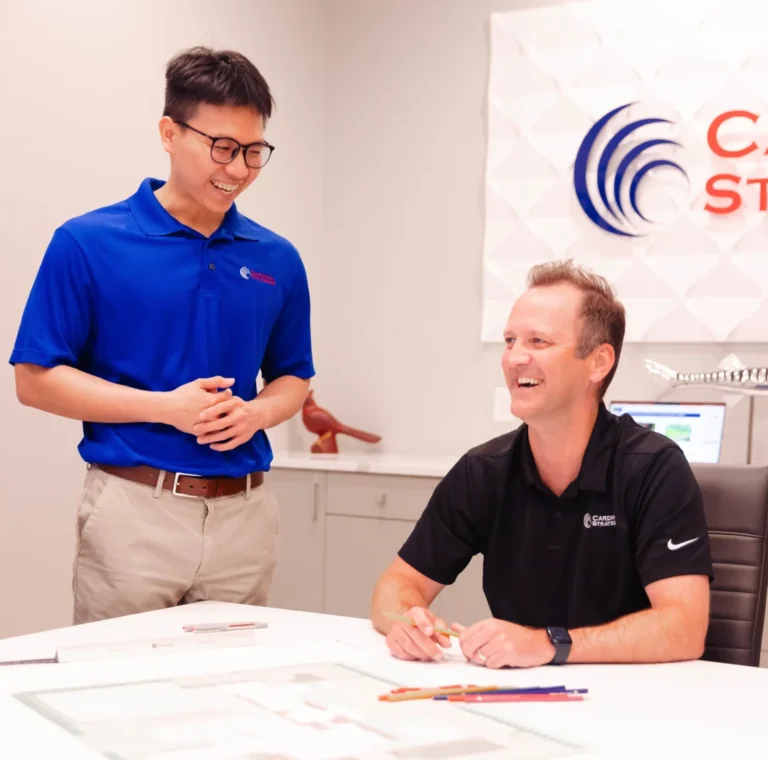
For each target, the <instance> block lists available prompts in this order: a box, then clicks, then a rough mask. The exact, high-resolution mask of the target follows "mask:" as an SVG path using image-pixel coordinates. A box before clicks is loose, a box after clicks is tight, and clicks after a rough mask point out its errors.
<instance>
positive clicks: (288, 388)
mask: <svg viewBox="0 0 768 760" xmlns="http://www.w3.org/2000/svg"><path fill="white" fill-rule="evenodd" d="M308 390H309V380H304V379H303V378H300V377H294V376H293V375H284V376H283V377H278V378H277V379H276V380H273V381H272V382H271V383H268V384H267V385H265V386H264V388H263V389H262V391H261V393H259V395H258V396H257V397H256V398H255V399H254V400H253V401H251V402H250V403H251V404H254V405H257V406H258V407H259V409H260V411H261V414H263V415H264V416H265V418H266V420H267V423H266V424H265V425H264V426H263V428H262V429H263V430H266V429H268V428H272V427H275V426H276V425H279V424H280V423H281V422H285V421H286V420H288V419H290V418H291V417H293V415H294V414H296V412H298V411H299V409H301V407H302V404H303V403H304V399H305V398H306V397H307V391H308Z"/></svg>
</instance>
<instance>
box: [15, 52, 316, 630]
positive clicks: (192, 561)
mask: <svg viewBox="0 0 768 760" xmlns="http://www.w3.org/2000/svg"><path fill="white" fill-rule="evenodd" d="M272 106H273V100H272V95H271V93H270V90H269V87H268V85H267V83H266V82H265V80H264V78H263V77H262V75H261V74H260V73H259V71H258V70H257V69H256V67H255V66H254V65H253V64H252V63H251V62H250V61H249V60H248V59H247V58H245V57H244V56H243V55H241V54H239V53H236V52H233V51H213V50H210V49H207V48H193V49H191V50H188V51H186V52H184V53H182V54H180V55H178V56H177V57H175V58H174V59H173V60H171V61H170V63H169V64H168V67H167V69H166V91H165V109H164V112H163V117H162V119H161V120H160V124H159V127H160V139H161V142H162V145H163V148H164V149H165V151H166V152H167V153H168V155H169V156H170V175H169V178H168V180H167V182H163V181H160V180H156V179H152V178H147V179H145V180H144V181H143V182H142V183H141V185H140V187H139V188H138V191H137V192H136V193H135V194H134V195H132V196H131V197H129V198H127V199H126V200H124V201H122V202H120V203H116V204H114V205H111V206H107V207H105V208H100V209H97V210H95V211H91V212H89V213H86V214H85V215H83V216H80V217H77V218H74V219H70V220H69V221H67V222H66V223H64V224H63V225H62V226H61V227H60V228H59V229H57V230H56V232H55V233H54V235H53V238H52V240H51V242H50V244H49V247H48V249H47V250H46V252H45V255H44V257H43V261H42V264H41V266H40V269H39V272H38V274H37V277H36V279H35V282H34V285H33V287H32V291H31V293H30V295H29V299H28V301H27V305H26V308H25V310H24V314H23V317H22V320H21V326H20V329H19V333H18V337H17V339H16V344H15V346H14V349H13V353H12V355H11V359H10V362H11V364H13V365H15V374H16V391H17V395H18V398H19V400H20V401H21V403H22V404H25V405H27V406H32V407H36V408H38V409H41V410H43V411H47V412H50V413H52V414H57V415H61V416H64V417H69V418H73V419H78V420H82V421H83V423H84V424H83V433H84V435H83V438H82V440H81V442H80V445H79V451H80V454H81V456H82V458H83V459H84V460H85V461H86V462H87V463H88V471H87V473H86V476H85V483H84V488H83V491H82V494H81V498H80V503H79V507H78V511H77V555H76V558H75V563H74V575H73V591H74V621H75V623H82V622H88V621H93V620H99V619H103V618H109V617H117V616H120V615H127V614H131V613H137V612H142V611H145V610H152V609H158V608H162V607H167V606H172V605H176V604H179V603H183V602H194V601H200V600H205V599H216V600H223V601H231V602H241V603H247V604H255V605H261V604H264V603H265V602H266V600H267V594H268V590H269V586H270V583H271V580H272V577H273V574H274V569H275V565H276V562H277V556H278V532H279V531H278V525H279V520H278V512H277V505H276V503H275V499H274V497H273V496H272V495H271V494H270V493H269V492H268V491H267V490H266V488H265V486H264V484H263V481H264V471H265V470H267V469H269V465H270V462H271V459H272V453H271V449H270V445H269V441H268V439H267V436H266V433H265V431H266V430H267V429H268V428H271V427H274V426H275V425H278V424H279V423H281V422H283V421H284V420H286V419H288V418H289V417H291V416H293V415H294V414H295V413H296V412H297V411H298V410H299V409H300V408H301V405H302V402H303V401H304V397H305V395H306V393H307V390H308V387H309V379H310V378H311V377H312V376H313V375H314V366H313V361H312V351H311V340H310V304H309V292H308V284H307V277H306V272H305V269H304V265H303V263H302V261H301V258H300V257H299V254H298V252H297V251H296V249H295V248H294V247H293V245H291V244H290V243H289V242H288V241H287V240H285V239H284V238H282V237H280V236H278V235H276V234H275V233H274V232H271V231H270V230H268V229H266V228H264V227H262V226H260V225H259V224H256V223H255V222H253V221H251V220H250V219H247V218H246V217H244V216H242V215H241V214H240V213H239V212H238V210H237V208H236V206H235V203H234V201H235V199H236V198H237V197H238V196H239V195H240V194H241V193H242V192H243V191H244V190H245V189H246V188H247V187H248V186H249V185H250V184H251V183H252V182H253V181H254V180H255V179H256V178H257V177H258V176H259V174H260V172H261V170H262V168H263V167H264V165H265V164H266V163H267V161H268V160H269V157H270V155H271V153H272V151H273V150H274V146H272V145H270V143H269V142H267V140H265V138H264V129H265V126H266V123H267V120H268V119H269V117H270V116H271V114H272ZM259 371H261V373H262V377H263V379H264V383H265V386H264V388H263V390H262V392H261V393H259V394H258V396H257V393H256V377H257V375H258V373H259Z"/></svg>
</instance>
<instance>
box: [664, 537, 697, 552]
mask: <svg viewBox="0 0 768 760" xmlns="http://www.w3.org/2000/svg"><path fill="white" fill-rule="evenodd" d="M698 540H699V537H698V536H697V537H696V538H692V539H691V540H690V541H683V542H682V543H681V544H675V543H672V539H671V538H670V539H669V541H667V549H669V551H671V552H676V551H677V550H678V549H682V548H683V547H684V546H688V544H692V543H693V542H694V541H698Z"/></svg>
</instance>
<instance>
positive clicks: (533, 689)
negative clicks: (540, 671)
mask: <svg viewBox="0 0 768 760" xmlns="http://www.w3.org/2000/svg"><path fill="white" fill-rule="evenodd" d="M587 693H589V690H588V689H568V688H566V687H565V686H528V687H522V688H519V689H489V690H488V691H473V692H472V694H473V695H475V694H478V695H483V694H587ZM432 699H434V700H446V699H448V695H447V694H438V695H436V696H434V697H432Z"/></svg>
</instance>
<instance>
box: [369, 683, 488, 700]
mask: <svg viewBox="0 0 768 760" xmlns="http://www.w3.org/2000/svg"><path fill="white" fill-rule="evenodd" d="M488 691H489V687H488V686H442V687H437V688H435V689H410V690H408V691H396V692H390V693H389V694H382V695H380V696H379V701H380V702H404V701H406V700H410V699H432V697H434V696H437V695H447V694H471V693H473V692H483V693H484V694H487V693H488Z"/></svg>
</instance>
